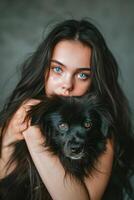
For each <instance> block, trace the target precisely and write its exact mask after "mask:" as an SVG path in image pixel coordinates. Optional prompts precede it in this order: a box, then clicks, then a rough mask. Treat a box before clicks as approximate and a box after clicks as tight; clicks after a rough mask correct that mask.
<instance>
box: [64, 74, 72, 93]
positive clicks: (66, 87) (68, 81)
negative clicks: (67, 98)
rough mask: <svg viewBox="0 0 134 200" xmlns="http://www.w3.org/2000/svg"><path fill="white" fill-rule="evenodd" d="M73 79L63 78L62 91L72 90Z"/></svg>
mask: <svg viewBox="0 0 134 200" xmlns="http://www.w3.org/2000/svg"><path fill="white" fill-rule="evenodd" d="M73 82H74V81H73V78H72V77H70V76H67V77H64V78H63V82H62V89H63V90H65V91H72V89H73V84H74V83H73Z"/></svg>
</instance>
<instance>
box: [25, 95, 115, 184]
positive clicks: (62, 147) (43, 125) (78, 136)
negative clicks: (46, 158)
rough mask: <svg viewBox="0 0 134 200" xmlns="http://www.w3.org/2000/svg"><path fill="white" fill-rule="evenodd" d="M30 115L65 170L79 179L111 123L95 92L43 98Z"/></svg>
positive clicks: (96, 154) (93, 160) (93, 159)
mask: <svg viewBox="0 0 134 200" xmlns="http://www.w3.org/2000/svg"><path fill="white" fill-rule="evenodd" d="M29 116H30V117H32V121H31V123H32V125H39V127H40V129H41V131H42V133H43V134H44V135H45V137H46V144H45V146H47V147H48V149H49V151H51V152H52V153H53V154H55V155H57V156H58V157H59V159H60V161H61V163H62V165H63V167H64V169H65V171H66V172H67V173H69V174H70V175H73V176H74V177H76V178H77V179H78V180H80V181H82V180H83V179H84V177H85V176H87V175H89V174H91V173H92V170H93V169H94V168H95V163H96V161H97V159H98V157H99V155H101V154H102V153H103V152H104V151H105V149H106V137H107V134H108V130H110V127H111V126H112V117H111V115H110V113H108V111H107V110H106V109H105V106H104V105H103V104H102V102H101V100H100V99H99V98H98V97H97V95H85V96H84V97H59V96H53V97H49V98H45V99H44V100H43V101H42V102H41V103H39V104H38V105H36V106H34V107H33V108H32V109H31V111H30V112H29Z"/></svg>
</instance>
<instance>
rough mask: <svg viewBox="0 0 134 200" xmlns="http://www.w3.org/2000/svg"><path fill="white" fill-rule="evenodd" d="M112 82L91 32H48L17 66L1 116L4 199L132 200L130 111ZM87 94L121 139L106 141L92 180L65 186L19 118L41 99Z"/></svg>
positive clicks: (64, 28)
mask: <svg viewBox="0 0 134 200" xmlns="http://www.w3.org/2000/svg"><path fill="white" fill-rule="evenodd" d="M117 79H118V66H117V63H116V61H115V59H114V57H113V55H112V53H111V52H110V50H109V49H108V47H107V45H106V43H105V41H104V38H103V36H102V35H101V33H100V32H99V31H98V30H97V28H96V27H95V26H94V25H93V24H91V23H90V22H88V21H86V20H80V21H77V20H65V21H63V22H62V23H59V24H57V25H56V26H55V27H54V28H53V30H52V31H51V32H50V33H49V34H48V36H47V37H46V39H45V40H44V41H43V42H42V43H41V44H40V45H39V47H38V49H37V51H36V52H35V53H34V54H33V55H32V56H31V57H30V58H29V59H28V60H27V61H26V62H25V63H24V64H23V66H22V76H21V80H20V82H19V83H18V85H17V86H16V88H15V90H14V91H13V94H12V95H11V97H10V98H9V100H8V102H7V103H6V104H5V107H4V108H3V110H2V112H1V117H0V127H1V159H0V163H1V169H0V177H1V183H0V184H1V185H0V186H1V188H2V189H1V196H2V195H3V196H2V198H3V199H6V200H7V199H21V198H22V199H32V200H34V199H37V200H38V199H40V200H43V199H47V198H48V199H49V197H45V187H44V185H45V186H46V188H47V190H48V191H49V193H50V195H51V197H52V199H56V200H59V199H64V200H66V199H67V200H71V199H77V200H80V199H82V200H84V199H85V200H86V199H91V200H100V199H118V200H120V199H123V194H124V191H125V192H127V193H128V195H131V185H130V181H129V177H128V176H129V175H130V172H131V171H132V169H131V166H132V165H131V164H132V161H133V160H132V157H131V156H130V155H129V154H128V153H130V152H129V151H130V149H131V150H133V148H132V146H133V139H131V138H132V129H131V121H130V116H129V107H128V103H127V100H126V97H125V96H124V94H123V92H122V90H121V88H120V86H119V84H118V80H117ZM91 91H95V92H96V93H98V94H99V95H102V96H103V98H104V101H105V102H107V103H108V105H109V111H110V112H111V114H112V116H113V118H114V123H115V124H114V125H115V127H116V130H117V132H118V135H119V137H114V136H111V137H108V139H107V148H106V153H105V154H104V155H102V156H101V157H100V158H99V162H98V163H97V164H96V165H97V166H96V168H97V170H96V171H94V172H93V176H92V177H87V178H85V181H84V182H83V184H80V183H78V182H76V181H75V180H73V179H70V177H67V178H66V181H65V180H64V169H63V167H62V165H61V163H60V162H59V159H58V158H57V157H56V156H52V155H51V154H50V153H49V152H48V151H47V150H46V149H45V147H44V146H43V145H42V144H43V143H44V141H45V138H44V136H42V133H41V131H40V130H39V128H38V127H35V126H31V125H30V121H27V120H25V117H26V114H27V111H28V110H29V109H30V107H31V106H32V105H35V104H38V103H39V102H40V100H41V97H42V96H44V97H45V96H51V95H53V94H57V95H62V96H82V95H84V94H86V93H89V92H91ZM122 113H123V115H122ZM113 135H114V134H113ZM128 143H129V145H128ZM128 155H129V157H128ZM113 164H114V165H113ZM132 172H133V171H132ZM113 173H114V174H116V175H117V180H116V178H115V177H116V176H114V178H115V180H112V181H111V179H112V178H111V179H110V176H111V174H113ZM117 181H118V182H117Z"/></svg>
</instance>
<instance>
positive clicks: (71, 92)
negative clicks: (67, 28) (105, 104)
mask: <svg viewBox="0 0 134 200" xmlns="http://www.w3.org/2000/svg"><path fill="white" fill-rule="evenodd" d="M45 81H46V83H45V85H46V88H45V90H46V95H47V96H51V95H54V94H56V95H61V96H82V95H84V94H85V93H86V92H87V90H88V89H89V88H90V86H91V81H92V80H91V48H90V47H88V46H86V45H84V44H83V43H81V42H80V41H75V40H63V41H61V42H59V43H58V44H57V45H56V46H55V48H54V51H53V55H52V58H51V64H50V69H49V72H48V74H47V78H46V80H45Z"/></svg>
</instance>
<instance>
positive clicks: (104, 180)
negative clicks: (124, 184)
mask: <svg viewBox="0 0 134 200" xmlns="http://www.w3.org/2000/svg"><path fill="white" fill-rule="evenodd" d="M106 147H107V148H106V152H105V153H104V154H103V155H101V157H100V158H99V162H98V163H97V166H96V168H97V169H98V171H94V172H93V174H92V175H93V176H92V177H91V176H90V177H88V178H86V179H85V185H86V187H87V190H88V192H89V193H90V198H91V200H100V199H101V198H102V196H103V194H104V191H105V189H106V186H107V184H108V181H109V178H110V175H111V170H112V164H113V157H114V146H113V139H111V140H110V139H108V140H107V145H106ZM99 171H100V172H99Z"/></svg>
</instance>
